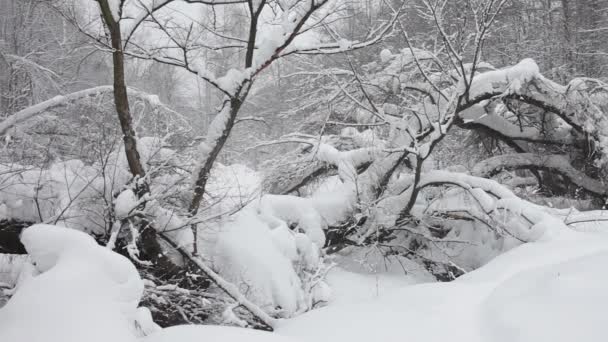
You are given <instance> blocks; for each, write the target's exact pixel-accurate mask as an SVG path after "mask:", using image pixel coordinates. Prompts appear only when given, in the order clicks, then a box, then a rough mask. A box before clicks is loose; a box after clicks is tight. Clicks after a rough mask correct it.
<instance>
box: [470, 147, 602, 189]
mask: <svg viewBox="0 0 608 342" xmlns="http://www.w3.org/2000/svg"><path fill="white" fill-rule="evenodd" d="M523 168H539V169H547V170H551V171H554V172H557V173H559V174H561V175H562V176H564V177H566V178H568V179H569V180H570V181H571V182H572V183H573V184H575V185H577V186H580V187H581V188H583V189H585V190H587V191H589V192H591V193H594V194H596V195H606V194H608V185H606V184H604V182H602V181H600V180H596V179H593V178H591V177H589V176H587V175H585V174H584V173H583V172H581V171H579V170H577V169H575V168H574V167H573V166H572V165H571V164H570V162H569V161H568V158H567V157H566V156H563V155H539V154H536V153H514V154H504V155H500V156H495V157H492V158H488V159H486V160H484V161H482V162H480V163H478V164H477V165H475V167H474V168H473V171H472V174H473V175H475V176H478V177H491V176H493V175H495V174H497V173H499V172H500V171H502V170H513V169H523Z"/></svg>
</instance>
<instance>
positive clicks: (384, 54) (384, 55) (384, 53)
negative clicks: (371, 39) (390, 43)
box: [380, 49, 393, 63]
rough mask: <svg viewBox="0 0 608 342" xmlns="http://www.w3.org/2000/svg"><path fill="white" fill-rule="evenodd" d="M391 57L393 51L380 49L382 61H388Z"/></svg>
mask: <svg viewBox="0 0 608 342" xmlns="http://www.w3.org/2000/svg"><path fill="white" fill-rule="evenodd" d="M391 58H393V53H392V52H391V50H389V49H383V50H382V51H380V60H381V61H382V63H386V62H388V61H390V60H391Z"/></svg>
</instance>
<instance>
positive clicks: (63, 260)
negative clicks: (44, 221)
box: [0, 225, 151, 342]
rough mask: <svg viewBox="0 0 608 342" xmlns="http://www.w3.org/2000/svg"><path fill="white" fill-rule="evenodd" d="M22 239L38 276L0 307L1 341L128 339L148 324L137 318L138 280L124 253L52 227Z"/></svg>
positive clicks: (30, 232)
mask: <svg viewBox="0 0 608 342" xmlns="http://www.w3.org/2000/svg"><path fill="white" fill-rule="evenodd" d="M21 241H22V243H23V244H24V246H25V248H26V249H27V251H28V253H29V255H30V257H31V259H32V262H33V264H34V265H35V268H36V270H37V271H38V272H39V273H40V274H39V275H36V276H34V277H32V278H30V279H27V280H26V281H24V282H23V283H22V284H20V286H19V287H18V289H17V291H16V293H15V295H14V296H13V297H12V298H11V300H10V301H9V302H8V303H7V305H6V306H5V307H4V308H2V310H0V341H13V342H39V341H40V342H43V341H44V342H46V341H62V342H72V341H73V342H82V341H92V342H97V341H99V342H108V341H113V342H123V341H124V342H127V341H136V336H137V335H138V334H139V332H138V330H137V328H136V326H137V325H139V326H148V327H149V326H150V324H151V322H149V321H147V322H146V321H142V322H137V321H138V320H142V319H145V318H146V317H145V316H144V315H142V311H141V310H138V308H137V304H138V303H139V299H140V298H141V294H142V292H143V283H142V280H141V279H140V277H139V274H138V272H137V270H136V269H135V267H134V266H133V265H132V264H131V262H129V260H127V259H126V258H124V257H123V256H121V255H119V254H116V253H113V252H111V251H110V250H108V249H106V248H104V247H101V246H99V245H97V243H96V242H95V240H93V238H91V237H90V236H88V235H86V234H85V233H82V232H79V231H76V230H72V229H67V228H62V227H56V226H49V225H34V226H32V227H29V228H27V229H25V230H24V231H23V233H22V236H21ZM148 318H149V317H148ZM136 322H137V324H136Z"/></svg>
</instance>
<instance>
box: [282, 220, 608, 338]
mask: <svg viewBox="0 0 608 342" xmlns="http://www.w3.org/2000/svg"><path fill="white" fill-rule="evenodd" d="M541 240H542V241H539V242H533V243H528V244H525V245H522V246H520V247H517V248H515V249H513V250H511V251H509V252H507V253H505V254H503V255H501V256H499V257H497V258H496V259H494V260H493V261H491V262H490V263H489V264H487V265H486V266H484V267H482V268H480V269H478V270H476V271H473V272H471V273H468V274H466V275H465V276H463V277H461V278H459V279H458V280H456V281H454V282H451V283H431V284H420V285H413V286H406V287H403V288H401V289H400V290H397V291H394V292H390V293H389V294H385V295H381V296H380V297H379V298H378V299H372V300H363V301H361V302H351V303H346V304H342V303H340V305H335V306H332V305H330V306H328V307H325V308H322V309H319V310H314V311H311V312H308V313H306V314H304V315H302V316H300V317H297V318H295V319H292V320H288V321H283V322H282V324H281V325H280V326H279V327H278V329H277V332H278V333H279V334H282V335H286V336H297V337H299V338H300V339H302V340H306V341H349V342H358V341H370V340H379V341H403V340H412V341H469V342H475V341H479V342H482V341H483V342H493V341H496V342H502V341H510V342H513V341H515V342H518V341H521V342H523V341H551V342H561V341H564V342H566V341H574V340H576V341H598V342H599V341H605V340H606V337H607V336H608V333H606V331H605V324H606V323H608V319H607V318H606V315H605V314H604V313H603V310H604V309H603V308H605V307H606V305H608V293H607V292H606V291H605V288H606V286H608V276H607V275H606V274H605V272H602V271H601V270H603V269H605V267H606V265H607V264H608V235H606V234H589V233H577V232H570V231H563V230H561V229H560V230H559V231H558V232H557V233H555V232H554V233H553V234H550V236H548V237H547V239H541ZM547 240H548V241H547Z"/></svg>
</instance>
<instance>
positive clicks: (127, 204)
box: [114, 189, 138, 219]
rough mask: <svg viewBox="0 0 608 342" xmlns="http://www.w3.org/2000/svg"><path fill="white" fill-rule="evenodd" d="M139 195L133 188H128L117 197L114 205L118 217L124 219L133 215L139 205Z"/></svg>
mask: <svg viewBox="0 0 608 342" xmlns="http://www.w3.org/2000/svg"><path fill="white" fill-rule="evenodd" d="M137 203H138V201H137V196H136V195H135V193H134V192H133V190H131V189H126V190H125V191H123V192H121V193H120V194H119V195H118V197H116V201H115V202H114V207H115V211H116V218H118V219H124V218H127V217H128V216H129V215H131V212H132V211H133V209H135V208H136V207H137Z"/></svg>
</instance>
